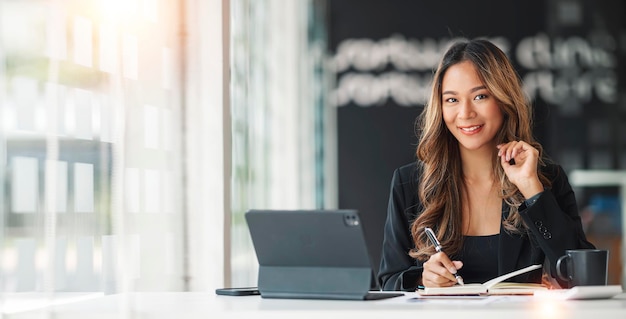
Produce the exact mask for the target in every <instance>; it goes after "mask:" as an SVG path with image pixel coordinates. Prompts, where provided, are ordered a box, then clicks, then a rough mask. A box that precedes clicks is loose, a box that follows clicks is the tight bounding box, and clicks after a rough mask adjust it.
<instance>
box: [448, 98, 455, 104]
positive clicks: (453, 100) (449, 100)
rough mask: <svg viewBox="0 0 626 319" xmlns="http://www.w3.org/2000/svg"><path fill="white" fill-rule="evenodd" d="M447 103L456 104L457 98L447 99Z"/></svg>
mask: <svg viewBox="0 0 626 319" xmlns="http://www.w3.org/2000/svg"><path fill="white" fill-rule="evenodd" d="M446 102H447V103H454V102H456V99H455V98H453V97H450V98H447V99H446Z"/></svg>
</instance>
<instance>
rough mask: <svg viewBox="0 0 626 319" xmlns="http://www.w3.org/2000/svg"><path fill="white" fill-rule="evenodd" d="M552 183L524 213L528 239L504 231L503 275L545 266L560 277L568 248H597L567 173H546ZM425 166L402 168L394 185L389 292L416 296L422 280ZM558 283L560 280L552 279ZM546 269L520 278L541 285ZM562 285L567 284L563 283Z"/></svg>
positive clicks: (384, 271) (386, 258)
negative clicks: (418, 237) (417, 250)
mask: <svg viewBox="0 0 626 319" xmlns="http://www.w3.org/2000/svg"><path fill="white" fill-rule="evenodd" d="M543 172H544V173H545V174H546V176H547V177H548V178H550V180H551V181H552V187H551V188H549V189H546V190H545V191H544V192H543V193H541V195H540V196H539V198H538V199H537V201H536V202H535V203H534V204H532V205H530V207H526V206H525V205H522V207H520V209H519V211H520V214H521V216H522V218H523V220H524V222H525V223H526V225H528V228H529V229H528V231H527V233H526V234H523V235H512V234H509V233H507V232H506V231H505V230H504V228H503V227H502V226H501V227H500V248H499V251H498V274H499V275H502V274H506V273H509V272H511V271H514V270H517V269H520V268H523V267H526V266H529V265H531V264H544V268H545V267H546V266H547V265H549V269H545V270H546V272H547V273H548V274H555V273H556V270H555V269H556V268H555V263H556V260H557V259H558V258H559V257H560V256H562V255H564V254H565V250H566V249H574V248H594V246H593V244H591V243H590V242H589V241H587V239H586V237H585V234H584V232H583V228H582V224H581V222H580V216H579V215H578V206H577V204H576V198H575V196H574V192H573V191H572V187H571V186H570V184H569V181H568V179H567V175H566V174H565V172H564V171H563V169H562V168H561V167H560V166H558V165H554V164H549V165H547V166H546V167H544V168H543ZM419 174H420V173H419V165H417V163H412V164H409V165H405V166H403V167H400V168H398V169H396V171H395V172H394V174H393V179H392V182H391V193H390V195H389V206H388V208H387V220H386V223H385V234H384V240H383V245H382V247H383V248H382V260H381V264H380V270H379V272H378V283H379V285H380V287H381V288H382V289H383V290H404V291H414V290H415V288H416V287H417V284H418V280H419V279H420V277H421V275H422V264H423V263H422V262H420V261H418V260H416V259H413V258H412V257H410V256H409V254H408V252H409V250H410V249H411V248H413V247H414V244H413V239H412V238H411V231H410V227H411V223H412V222H413V220H415V218H416V217H417V216H418V215H419V214H421V212H422V205H421V203H420V201H419V198H418V196H417V189H418V187H417V186H418V183H419ZM502 214H503V216H504V217H506V216H507V215H508V206H507V205H506V204H505V203H504V201H503V203H502ZM551 276H552V277H553V278H554V275H551ZM541 277H542V272H541V270H540V269H539V270H536V271H532V272H529V273H525V274H522V275H519V276H517V277H515V278H513V279H512V280H514V281H518V282H541ZM555 279H557V282H558V283H559V284H560V285H561V286H564V287H565V286H567V284H566V283H565V282H563V281H561V280H560V279H558V278H555Z"/></svg>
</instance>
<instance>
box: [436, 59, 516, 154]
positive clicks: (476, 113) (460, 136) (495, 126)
mask: <svg viewBox="0 0 626 319" xmlns="http://www.w3.org/2000/svg"><path fill="white" fill-rule="evenodd" d="M441 92H442V95H441V105H442V111H443V120H444V122H445V123H446V126H447V127H448V130H450V132H451V133H452V135H454V137H455V138H456V139H457V141H458V142H459V146H460V147H461V148H465V149H467V150H479V149H483V148H485V147H488V148H493V149H494V150H495V143H496V142H495V140H494V139H495V136H496V134H497V133H498V131H499V130H500V128H501V127H502V123H503V122H504V115H503V114H502V111H501V110H500V106H498V104H497V101H496V99H495V98H494V97H493V96H491V93H490V92H489V91H488V90H487V87H486V86H485V85H484V84H483V83H482V81H481V80H480V78H479V77H478V73H477V72H476V68H475V67H474V64H472V62H470V61H463V62H460V63H457V64H455V65H453V66H451V67H449V68H448V70H447V71H446V73H445V74H444V76H443V81H442V84H441Z"/></svg>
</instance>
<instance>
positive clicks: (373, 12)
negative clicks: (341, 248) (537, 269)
mask: <svg viewBox="0 0 626 319" xmlns="http://www.w3.org/2000/svg"><path fill="white" fill-rule="evenodd" d="M329 1H330V2H329V6H328V9H329V13H330V15H329V42H330V49H331V51H332V54H333V55H334V59H333V61H334V67H335V73H336V87H335V91H334V92H333V95H332V97H333V99H331V100H332V101H333V103H334V104H335V106H336V110H337V125H338V126H337V129H338V157H339V158H338V165H339V167H338V171H339V185H338V188H339V206H340V207H341V208H356V209H358V210H359V211H360V212H361V214H362V218H364V219H365V220H364V222H365V223H366V231H367V233H368V234H367V235H368V239H369V244H370V248H371V250H372V251H373V253H374V260H375V262H374V263H375V264H376V267H377V263H378V259H379V257H380V243H381V241H382V237H383V230H382V225H384V219H385V216H386V209H387V201H388V196H389V187H390V182H391V176H392V173H393V170H394V169H395V168H397V167H399V166H401V165H402V164H405V163H409V162H411V161H413V160H414V159H415V156H414V150H415V146H416V143H417V139H416V135H415V132H414V121H415V118H416V117H417V116H418V114H419V113H420V112H421V109H422V107H423V104H424V101H425V99H426V97H427V95H428V89H429V85H430V79H431V76H432V72H433V70H434V68H436V63H437V62H438V60H439V58H440V56H441V54H442V53H443V51H444V50H445V49H446V48H447V45H448V44H449V43H450V41H451V40H452V39H454V38H459V37H465V38H474V37H487V38H489V39H491V40H493V41H494V42H496V43H497V44H498V45H500V47H501V48H502V49H503V50H504V51H505V52H507V54H508V55H509V57H510V58H511V59H512V61H513V63H514V64H515V66H516V68H517V69H518V72H519V73H520V75H521V76H522V78H523V80H524V81H525V83H526V88H527V91H528V92H529V96H530V97H531V98H532V99H533V101H534V103H533V104H534V106H535V122H536V123H535V128H534V129H535V135H536V137H537V138H538V139H539V140H540V141H541V142H542V143H543V145H544V147H545V149H546V151H547V153H548V154H549V155H550V156H551V157H552V158H554V159H555V160H556V161H557V162H563V163H562V164H563V166H564V167H565V168H566V169H567V170H569V169H574V168H597V167H603V168H605V169H618V168H621V169H626V154H624V152H623V151H621V150H623V149H626V139H625V138H624V136H625V134H626V129H624V127H626V126H625V125H624V124H626V116H625V114H626V107H625V103H624V100H625V98H624V96H623V94H622V95H621V96H620V95H619V94H618V93H617V92H619V91H620V90H619V88H623V87H624V84H623V77H621V78H620V77H619V76H618V75H621V74H623V73H624V72H623V71H624V66H623V61H624V56H625V54H624V51H625V50H626V49H625V48H626V43H624V41H625V40H624V38H626V37H625V36H624V34H625V33H624V31H623V30H624V22H623V21H624V20H626V19H624V18H626V12H625V11H624V5H623V4H622V1H618V0H615V1H582V0H580V1H576V0H560V1H557V0H552V1H548V0H545V1H542V0H530V1H498V0H482V1H464V0H454V1H450V0H448V1H409V0H386V1H378V0H329ZM621 91H622V92H624V90H623V89H622V90H621ZM590 116H591V117H592V118H593V119H594V121H591V122H589V119H590ZM591 131H593V132H591ZM592 133H593V134H595V135H594V138H595V140H593V139H592V140H590V138H589V134H592ZM594 141H595V142H594ZM594 143H596V144H594ZM596 149H600V150H601V151H602V152H603V153H602V154H604V155H603V156H595V155H590V154H589V153H588V152H589V151H592V150H596ZM594 156H595V157H598V159H594Z"/></svg>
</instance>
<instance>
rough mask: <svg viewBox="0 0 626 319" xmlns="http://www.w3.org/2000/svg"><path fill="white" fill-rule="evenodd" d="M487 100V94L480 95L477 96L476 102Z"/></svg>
mask: <svg viewBox="0 0 626 319" xmlns="http://www.w3.org/2000/svg"><path fill="white" fill-rule="evenodd" d="M486 98H487V95H486V94H478V95H476V97H475V98H474V100H482V99H486Z"/></svg>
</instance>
